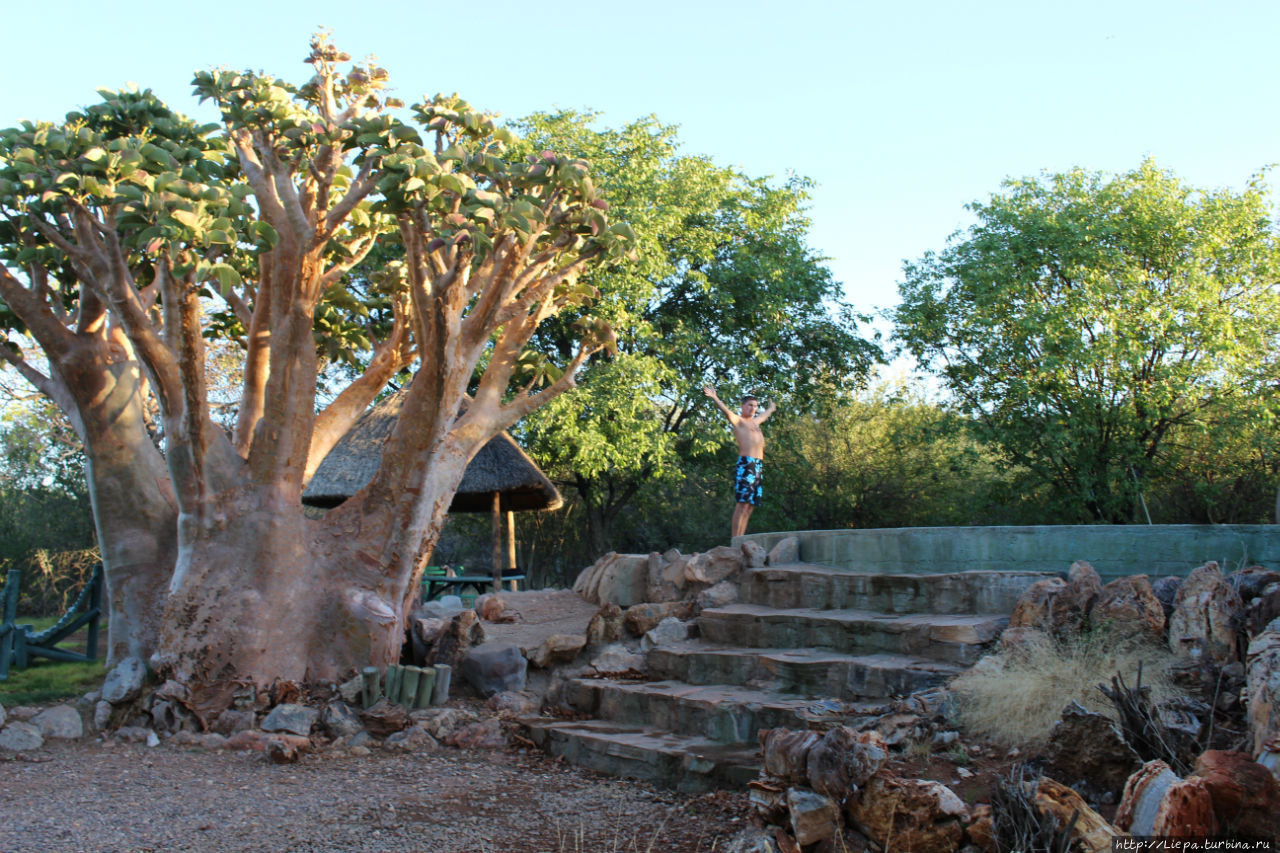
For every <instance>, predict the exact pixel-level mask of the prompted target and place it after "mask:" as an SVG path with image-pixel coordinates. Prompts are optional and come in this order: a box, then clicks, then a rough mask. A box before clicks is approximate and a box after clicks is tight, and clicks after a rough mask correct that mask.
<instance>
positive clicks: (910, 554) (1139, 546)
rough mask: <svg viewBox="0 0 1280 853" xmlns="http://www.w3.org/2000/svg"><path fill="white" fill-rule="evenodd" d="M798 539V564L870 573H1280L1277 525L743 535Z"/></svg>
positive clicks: (772, 540) (1107, 576) (767, 544)
mask: <svg viewBox="0 0 1280 853" xmlns="http://www.w3.org/2000/svg"><path fill="white" fill-rule="evenodd" d="M788 536H795V537H796V538H797V539H799V540H800V559H801V560H803V561H805V562H809V563H822V564H824V565H829V566H838V567H841V568H847V569H854V570H859V571H868V572H896V573H912V574H915V573H934V572H962V571H973V570H1009V571H1036V572H1065V571H1066V570H1067V569H1068V568H1070V567H1071V564H1072V563H1074V562H1075V561H1076V560H1087V561H1088V562H1089V563H1091V564H1092V565H1093V567H1094V568H1095V569H1097V570H1098V573H1099V574H1100V575H1102V577H1103V580H1104V581H1107V580H1112V579H1114V578H1117V577H1121V576H1123V575H1136V574H1145V575H1149V576H1151V577H1153V578H1154V577H1159V576H1161V575H1185V574H1187V572H1189V571H1191V570H1192V569H1194V568H1195V567H1196V566H1201V565H1204V564H1205V563H1207V562H1209V561H1210V560H1214V561H1216V562H1217V563H1218V564H1219V565H1221V566H1222V569H1223V571H1224V572H1231V571H1234V570H1235V569H1238V568H1244V567H1245V566H1252V565H1261V566H1266V567H1267V568H1273V569H1274V568H1280V525H1276V524H1153V525H1136V524H1135V525H1066V524H1064V525H1033V526H1024V527H898V528H881V529H876V530H803V531H793V532H775V533H748V534H747V535H746V536H740V537H737V538H735V539H734V540H733V542H734V544H738V543H739V542H744V541H747V540H754V541H756V542H759V543H760V544H761V545H762V546H764V548H765V550H766V551H767V550H769V549H770V548H772V547H773V546H774V545H775V544H776V543H777V542H779V541H780V540H782V539H784V538H786V537H788Z"/></svg>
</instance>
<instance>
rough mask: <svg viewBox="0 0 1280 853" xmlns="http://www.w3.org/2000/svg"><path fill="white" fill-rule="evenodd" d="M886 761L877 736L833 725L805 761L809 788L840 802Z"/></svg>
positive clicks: (885, 751) (887, 757) (874, 733)
mask: <svg viewBox="0 0 1280 853" xmlns="http://www.w3.org/2000/svg"><path fill="white" fill-rule="evenodd" d="M888 759H889V747H888V746H887V745H886V744H885V742H884V739H883V738H882V737H880V735H879V733H877V732H856V731H854V730H853V729H851V728H849V727H848V726H836V727H835V728H834V729H831V730H830V731H828V732H827V733H826V734H824V735H823V736H822V740H821V741H819V742H818V743H816V744H814V745H813V746H812V747H810V749H809V754H808V757H807V758H806V761H805V769H806V772H807V773H808V777H809V787H811V788H813V790H815V791H817V792H818V793H819V794H824V795H826V796H828V797H830V798H831V799H833V800H835V801H836V802H837V803H843V802H844V801H845V799H846V798H848V797H849V796H851V795H852V794H854V793H856V792H857V790H858V789H859V788H860V787H861V786H862V785H864V784H866V781H867V780H868V779H870V778H871V777H872V776H873V775H875V773H876V771H878V770H879V769H880V768H881V767H883V766H884V763H885V762H886V761H887V760H888Z"/></svg>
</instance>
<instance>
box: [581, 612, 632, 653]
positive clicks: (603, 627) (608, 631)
mask: <svg viewBox="0 0 1280 853" xmlns="http://www.w3.org/2000/svg"><path fill="white" fill-rule="evenodd" d="M624 632H625V627H624V626H623V621H622V608H621V607H619V606H618V605H616V604H612V603H610V604H606V605H604V606H602V607H601V608H600V610H599V611H597V612H596V615H595V616H592V617H591V622H590V624H588V625H587V645H589V646H603V645H606V644H609V643H616V642H617V641H618V640H621V639H622V637H623V634H624Z"/></svg>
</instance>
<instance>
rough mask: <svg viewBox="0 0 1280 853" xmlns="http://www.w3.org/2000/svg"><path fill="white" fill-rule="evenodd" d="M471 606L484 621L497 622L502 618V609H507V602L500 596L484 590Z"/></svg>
mask: <svg viewBox="0 0 1280 853" xmlns="http://www.w3.org/2000/svg"><path fill="white" fill-rule="evenodd" d="M473 607H474V610H475V611H476V613H477V614H479V616H480V618H481V619H483V620H484V621H486V622H497V621H499V620H501V619H502V614H503V611H505V610H506V609H507V603H506V602H505V601H503V600H502V597H501V596H498V595H494V594H493V593H491V592H486V593H485V594H484V595H482V596H480V597H479V598H477V599H476V602H475V605H474V606H473Z"/></svg>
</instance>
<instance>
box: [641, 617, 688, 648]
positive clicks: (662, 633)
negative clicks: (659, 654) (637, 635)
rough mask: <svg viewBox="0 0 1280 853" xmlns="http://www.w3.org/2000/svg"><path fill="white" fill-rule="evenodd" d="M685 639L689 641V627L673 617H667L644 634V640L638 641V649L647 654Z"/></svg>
mask: <svg viewBox="0 0 1280 853" xmlns="http://www.w3.org/2000/svg"><path fill="white" fill-rule="evenodd" d="M687 639H689V626H688V625H686V624H685V623H684V622H681V621H680V620H679V619H677V618H675V617H674V616H668V617H667V618H666V619H663V620H662V621H661V622H659V623H658V624H657V625H656V626H655V627H653V628H652V629H650V630H648V631H646V632H645V635H644V639H643V640H641V641H640V648H641V649H642V650H643V651H646V652H647V651H648V650H649V649H652V648H654V647H657V646H669V645H671V644H672V643H678V642H680V641H681V640H687Z"/></svg>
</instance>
